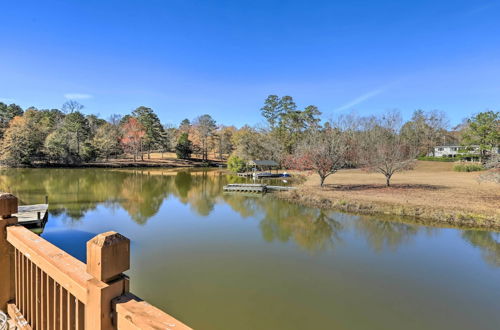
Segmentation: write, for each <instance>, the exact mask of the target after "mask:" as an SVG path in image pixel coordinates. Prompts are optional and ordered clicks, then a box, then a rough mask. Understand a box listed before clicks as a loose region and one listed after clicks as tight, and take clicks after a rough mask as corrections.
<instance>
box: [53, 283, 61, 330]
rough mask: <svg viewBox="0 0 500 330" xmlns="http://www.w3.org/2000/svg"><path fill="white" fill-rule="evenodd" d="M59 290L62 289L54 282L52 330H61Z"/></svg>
mask: <svg viewBox="0 0 500 330" xmlns="http://www.w3.org/2000/svg"><path fill="white" fill-rule="evenodd" d="M61 289H62V287H61V286H60V285H59V283H57V282H56V281H54V306H53V311H54V326H53V327H52V329H54V330H62V329H61V327H60V326H61Z"/></svg>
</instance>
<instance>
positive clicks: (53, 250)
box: [7, 226, 92, 304]
mask: <svg viewBox="0 0 500 330" xmlns="http://www.w3.org/2000/svg"><path fill="white" fill-rule="evenodd" d="M7 241H9V243H11V244H12V245H13V246H14V247H15V248H17V249H18V250H19V251H21V253H23V254H24V255H29V258H30V260H31V261H32V262H34V263H35V264H36V265H37V266H38V267H40V269H42V270H43V271H44V272H45V273H46V274H47V275H49V276H50V277H52V278H53V279H54V280H55V281H56V282H57V283H59V284H60V285H62V286H63V287H64V288H65V289H66V290H68V291H69V292H71V294H73V295H74V296H75V297H76V298H77V299H78V300H80V301H81V302H83V303H84V304H85V303H86V300H87V281H88V280H90V279H91V278H92V276H91V275H89V274H88V273H87V272H86V265H85V264H84V263H83V262H81V261H79V260H78V259H76V258H74V257H73V256H71V255H69V254H68V253H66V252H64V251H63V250H61V249H59V248H58V247H56V246H54V245H52V244H51V243H49V242H47V241H46V240H44V239H43V238H41V237H40V236H38V235H36V234H34V233H32V232H31V231H30V230H28V229H26V228H24V227H22V226H14V227H8V228H7Z"/></svg>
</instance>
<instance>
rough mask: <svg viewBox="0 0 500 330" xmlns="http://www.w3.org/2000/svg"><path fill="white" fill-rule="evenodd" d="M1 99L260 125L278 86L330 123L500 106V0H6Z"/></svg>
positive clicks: (462, 113)
mask: <svg viewBox="0 0 500 330" xmlns="http://www.w3.org/2000/svg"><path fill="white" fill-rule="evenodd" d="M0 14H1V21H0V42H1V51H0V72H1V79H0V101H3V102H8V103H10V102H15V103H18V104H20V105H21V106H23V107H27V106H31V105H34V106H36V107H39V108H50V107H60V106H61V104H62V103H63V102H65V100H66V98H68V97H72V98H75V99H77V100H78V101H79V102H81V103H82V104H84V105H85V109H84V110H85V111H84V112H86V113H94V114H100V115H101V116H103V117H108V116H109V115H110V114H112V113H121V114H125V113H128V112H130V111H131V110H133V109H134V108H135V107H137V106H139V105H146V106H150V107H152V108H153V109H154V110H155V111H157V112H158V113H159V115H160V118H161V120H162V121H163V122H164V123H175V124H177V123H178V122H179V121H180V120H182V119H183V118H186V117H187V118H190V119H191V118H193V117H195V116H197V115H200V114H204V113H209V114H211V115H212V116H213V117H214V118H215V119H216V120H217V121H218V122H219V123H223V124H235V125H237V126H240V125H242V124H244V123H249V124H256V123H259V122H260V121H261V117H260V113H259V109H260V107H261V106H262V103H263V100H264V99H265V97H266V96H267V95H268V94H278V95H285V94H288V95H291V96H293V97H294V98H295V100H296V102H297V104H298V105H299V106H301V107H302V106H306V105H309V104H314V105H317V106H318V107H319V108H320V110H321V111H322V112H323V113H324V115H323V117H324V119H328V118H330V117H332V116H335V115H336V114H339V113H345V112H349V111H351V110H355V111H356V112H358V113H360V114H369V113H379V112H382V111H384V110H387V109H400V110H401V111H402V112H403V114H404V115H405V116H406V117H408V116H409V115H410V114H411V112H412V111H413V110H415V109H417V108H422V109H424V110H432V109H439V110H443V111H445V112H446V113H447V114H448V115H449V117H450V119H451V121H452V123H457V122H459V121H460V120H461V119H462V118H463V117H466V116H469V115H471V114H473V113H475V112H479V111H483V110H486V109H495V110H500V1H496V0H488V1H486V0H476V1H473V0H470V1H465V0H439V1H436V0H433V1H430V0H420V1H402V0H393V1H388V0H385V1H384V0H379V1H356V0H350V1H347V0H344V1H334V0H330V1H311V0H309V1H306V0H304V1H272V0H262V1H260V0H252V1H250V0H246V1H238V0H231V1H208V0H205V1H202V0H200V1H193V0H175V1H169V0H163V1H160V0H157V1H148V0H143V1H139V0H136V1H126V0H120V1H103V0H99V1H94V0H85V1H83V0H82V1H76V0H61V1H49V0H44V1H40V0H37V1H23V0H16V1H14V0H10V1H7V0H5V1H2V2H1V3H0Z"/></svg>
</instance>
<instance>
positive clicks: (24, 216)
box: [13, 204, 49, 227]
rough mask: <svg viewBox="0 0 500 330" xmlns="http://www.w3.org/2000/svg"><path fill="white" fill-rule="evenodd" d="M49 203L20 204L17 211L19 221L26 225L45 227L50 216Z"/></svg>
mask: <svg viewBox="0 0 500 330" xmlns="http://www.w3.org/2000/svg"><path fill="white" fill-rule="evenodd" d="M48 209H49V204H35V205H19V206H18V209H17V213H15V214H13V216H15V217H17V220H18V223H19V224H21V225H23V226H26V227H43V226H44V225H45V222H47V218H48V212H47V211H48Z"/></svg>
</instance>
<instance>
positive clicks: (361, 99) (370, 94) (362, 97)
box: [335, 88, 384, 111]
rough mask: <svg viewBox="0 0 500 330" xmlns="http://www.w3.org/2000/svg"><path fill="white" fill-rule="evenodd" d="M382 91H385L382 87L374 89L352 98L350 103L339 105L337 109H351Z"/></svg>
mask: <svg viewBox="0 0 500 330" xmlns="http://www.w3.org/2000/svg"><path fill="white" fill-rule="evenodd" d="M382 92H384V89H382V88H380V89H375V90H373V91H370V92H368V93H365V94H363V95H360V96H358V97H357V98H355V99H354V100H352V101H350V102H348V103H346V104H344V105H342V106H340V107H338V108H337V109H335V111H343V110H346V109H350V108H352V107H353V106H355V105H358V104H360V103H363V102H365V101H366V100H369V99H371V98H372V97H375V96H377V95H379V94H380V93H382Z"/></svg>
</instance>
